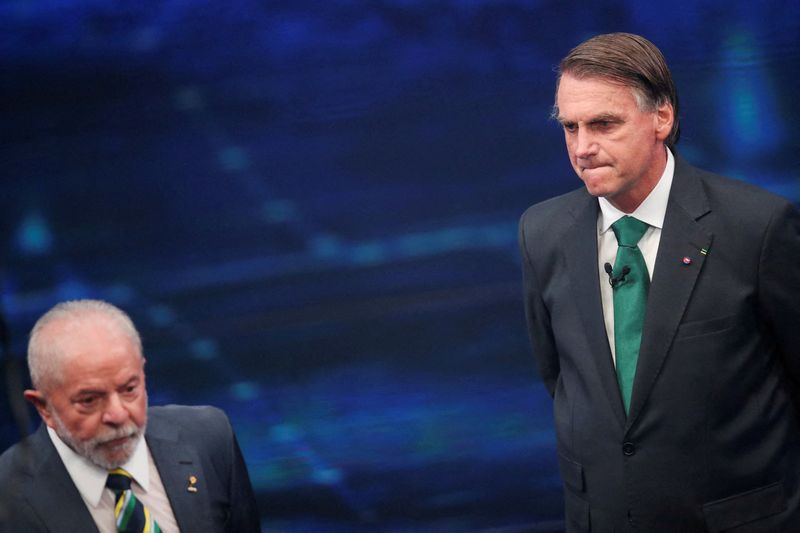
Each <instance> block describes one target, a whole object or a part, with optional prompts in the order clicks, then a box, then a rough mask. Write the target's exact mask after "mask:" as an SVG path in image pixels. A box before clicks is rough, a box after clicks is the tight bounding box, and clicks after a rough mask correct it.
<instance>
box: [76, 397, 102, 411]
mask: <svg viewBox="0 0 800 533" xmlns="http://www.w3.org/2000/svg"><path fill="white" fill-rule="evenodd" d="M97 400H98V398H97V396H82V397H80V398H78V399H77V400H76V403H77V404H78V405H79V406H81V407H83V408H85V409H91V408H92V407H94V406H95V405H97Z"/></svg>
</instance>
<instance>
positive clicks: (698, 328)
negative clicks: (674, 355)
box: [675, 315, 736, 340]
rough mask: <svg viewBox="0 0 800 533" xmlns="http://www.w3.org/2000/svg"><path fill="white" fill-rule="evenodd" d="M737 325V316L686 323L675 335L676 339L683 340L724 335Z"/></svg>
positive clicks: (680, 326)
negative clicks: (723, 333)
mask: <svg viewBox="0 0 800 533" xmlns="http://www.w3.org/2000/svg"><path fill="white" fill-rule="evenodd" d="M735 324H736V315H728V316H723V317H720V318H712V319H710V320H693V321H691V322H684V323H683V324H681V325H679V326H678V332H677V333H676V335H675V339H676V340H683V339H688V338H691V337H700V336H703V335H712V334H715V333H722V332H724V331H727V330H729V329H731V328H732V327H733V326H734V325H735Z"/></svg>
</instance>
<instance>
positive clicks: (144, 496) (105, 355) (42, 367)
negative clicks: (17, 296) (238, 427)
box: [0, 300, 260, 533]
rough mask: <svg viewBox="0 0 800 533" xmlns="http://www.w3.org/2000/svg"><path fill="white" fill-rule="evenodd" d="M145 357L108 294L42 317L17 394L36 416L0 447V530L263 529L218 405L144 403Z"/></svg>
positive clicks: (168, 532)
mask: <svg viewBox="0 0 800 533" xmlns="http://www.w3.org/2000/svg"><path fill="white" fill-rule="evenodd" d="M144 363H145V360H144V357H143V355H142V347H141V340H140V338H139V334H138V333H137V331H136V328H135V327H134V325H133V323H132V322H131V320H130V318H129V317H128V316H127V315H126V314H125V313H124V312H122V311H121V310H119V309H118V308H116V307H114V306H112V305H110V304H108V303H105V302H101V301H96V300H79V301H72V302H65V303H62V304H58V305H57V306H55V307H54V308H53V309H51V310H50V311H48V313H46V314H45V315H44V316H43V317H42V318H40V319H39V321H38V322H37V323H36V325H35V326H34V328H33V331H32V332H31V338H30V343H29V346H28V365H29V367H30V372H31V381H32V382H33V386H34V389H31V390H27V391H25V398H26V399H27V400H29V401H30V402H32V403H33V404H34V406H35V407H36V409H37V411H38V412H39V414H40V416H41V417H42V420H43V421H44V424H42V426H41V427H40V428H39V430H38V431H37V432H36V433H34V434H33V435H31V436H30V437H28V438H27V439H25V440H24V441H22V442H21V443H19V444H17V445H15V446H13V447H12V448H10V449H9V450H7V451H6V452H5V453H4V454H3V455H2V456H0V480H2V482H0V530H1V531H25V532H59V533H63V532H73V531H74V532H78V531H99V532H101V533H105V532H113V531H118V530H119V531H134V530H135V531H137V532H141V531H148V532H151V533H155V532H157V531H163V532H164V533H171V532H175V531H178V530H180V531H185V532H192V533H195V532H208V533H212V532H231V533H239V532H245V533H250V532H256V531H259V530H260V526H259V520H258V512H257V509H256V504H255V498H254V496H253V491H252V488H251V485H250V480H249V477H248V474H247V469H246V468H245V464H244V461H243V460H242V455H241V452H240V451H239V446H238V444H237V442H236V437H235V436H234V433H233V430H232V429H231V426H230V423H229V422H228V419H227V417H226V416H225V414H224V413H223V412H222V411H220V410H218V409H215V408H213V407H185V406H166V407H151V408H148V406H147V390H146V388H145V375H144ZM112 479H114V480H116V481H113V482H112ZM119 480H122V481H119ZM107 483H108V486H107V485H106V484H107ZM120 483H121V484H120ZM137 522H141V523H140V524H138V527H139V529H133V528H134V525H136V523H137Z"/></svg>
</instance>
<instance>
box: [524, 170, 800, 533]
mask: <svg viewBox="0 0 800 533" xmlns="http://www.w3.org/2000/svg"><path fill="white" fill-rule="evenodd" d="M598 211H599V205H598V202H597V200H596V199H595V198H593V197H591V196H590V195H589V194H588V193H587V192H586V190H585V189H580V190H576V191H573V192H571V193H568V194H566V195H563V196H560V197H557V198H554V199H551V200H548V201H545V202H543V203H540V204H537V205H535V206H533V207H531V208H530V209H528V211H526V212H525V214H524V215H523V216H522V219H521V222H520V246H521V250H522V261H523V277H524V288H525V307H526V316H527V320H528V328H529V333H530V335H531V342H532V344H533V350H534V355H535V357H536V360H537V362H538V366H539V369H540V373H541V377H542V381H543V382H544V384H545V386H546V387H547V389H548V391H549V392H550V394H551V395H552V396H553V398H554V405H553V409H554V418H555V426H556V437H557V449H558V456H559V457H558V459H559V466H560V469H561V474H562V479H563V482H564V486H565V507H566V520H567V528H568V530H570V531H589V530H590V529H591V531H592V532H604V531H627V530H634V531H642V532H647V533H650V532H659V531H664V532H678V531H680V532H695V531H727V530H731V531H737V532H739V531H769V532H773V531H793V532H797V531H800V487H799V486H798V481H800V431H799V430H798V416H797V415H798V409H797V405H798V404H800V402H798V396H797V394H796V390H797V384H798V382H800V218H799V217H798V213H797V211H796V210H795V209H794V208H793V207H792V205H791V204H790V203H789V202H787V201H786V200H784V199H782V198H779V197H777V196H775V195H772V194H770V193H767V192H765V191H763V190H761V189H758V188H755V187H753V186H751V185H747V184H745V183H743V182H740V181H736V180H730V179H726V178H722V177H720V176H716V175H712V174H709V173H707V172H703V171H701V170H699V169H696V168H694V167H691V166H690V165H688V164H687V163H686V162H685V161H684V160H682V159H681V158H680V157H676V167H675V177H674V181H673V184H672V189H671V192H670V197H669V202H668V206H667V212H666V218H665V220H664V227H663V230H662V234H661V241H660V245H659V249H658V255H657V257H656V263H655V267H654V269H653V273H652V274H653V276H652V284H651V286H650V293H649V298H648V303H647V311H646V316H645V324H644V331H643V336H642V344H641V349H640V354H639V360H638V367H637V370H636V377H635V380H634V385H633V395H632V399H631V407H630V413H629V415H628V416H627V417H626V415H625V412H624V409H623V405H622V400H621V396H620V393H619V389H618V386H617V382H616V377H615V371H614V365H613V361H612V358H611V352H610V349H609V345H608V338H607V336H606V331H605V327H604V323H603V310H602V304H601V299H600V286H599V284H600V283H605V282H607V281H606V280H605V279H601V278H602V277H601V276H600V275H599V273H598V259H597V216H598ZM703 250H707V254H706V253H704V252H703ZM684 258H689V260H690V264H688V265H687V264H685V262H684Z"/></svg>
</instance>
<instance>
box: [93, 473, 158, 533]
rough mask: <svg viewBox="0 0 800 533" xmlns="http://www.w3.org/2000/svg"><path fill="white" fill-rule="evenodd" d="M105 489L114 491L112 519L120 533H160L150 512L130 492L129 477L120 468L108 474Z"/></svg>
mask: <svg viewBox="0 0 800 533" xmlns="http://www.w3.org/2000/svg"><path fill="white" fill-rule="evenodd" d="M106 487H108V488H110V489H111V490H112V491H114V502H115V505H114V517H115V518H116V522H117V531H120V533H161V528H160V527H158V524H156V521H155V520H154V519H153V516H152V515H151V514H150V510H149V509H148V508H147V507H145V506H144V504H143V503H142V502H140V501H139V499H138V498H136V495H135V494H133V491H132V490H131V475H130V474H129V473H128V472H127V471H125V470H123V469H122V468H115V469H114V470H111V471H110V472H109V473H108V478H106Z"/></svg>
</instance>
